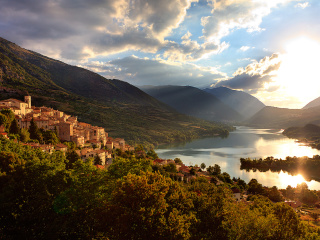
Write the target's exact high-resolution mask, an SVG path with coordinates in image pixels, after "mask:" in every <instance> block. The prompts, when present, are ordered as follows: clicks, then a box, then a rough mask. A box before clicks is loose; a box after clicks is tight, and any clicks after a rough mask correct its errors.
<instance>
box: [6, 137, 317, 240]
mask: <svg viewBox="0 0 320 240" xmlns="http://www.w3.org/2000/svg"><path fill="white" fill-rule="evenodd" d="M68 153H69V155H68ZM68 153H67V157H69V158H70V156H72V155H73V154H74V152H73V151H72V150H71V151H70V150H69V152H68ZM68 163H70V162H68V160H67V159H66V156H64V154H63V153H62V152H60V151H57V152H54V153H52V154H47V153H45V152H42V151H41V150H39V149H32V148H31V147H28V146H22V145H19V144H17V143H14V142H13V141H9V140H5V139H0V170H1V172H0V226H1V229H0V232H1V233H0V236H1V238H3V239H9V240H11V239H48V238H50V239H110V240H111V239H112V240H113V239H119V240H120V239H121V240H122V239H148V238H152V239H156V240H157V239H159V240H160V239H192V240H193V239H194V240H197V239H204V240H205V239H240V240H242V239H243V240H245V239H268V240H274V239H279V240H280V239H288V240H289V239H297V240H298V239H317V238H318V237H319V234H318V232H317V231H315V230H312V229H311V228H310V227H308V226H305V225H303V224H302V223H301V221H300V220H299V218H298V216H297V214H296V213H295V212H294V210H293V209H292V208H291V207H289V206H287V205H285V204H282V203H277V204H274V203H272V202H271V201H270V200H268V199H267V198H263V197H258V196H255V195H254V196H253V197H251V201H252V203H251V204H243V203H237V202H235V201H234V200H233V199H232V197H231V191H230V190H229V189H228V188H226V187H225V185H224V186H218V187H217V186H215V185H214V184H211V183H208V181H207V180H204V179H202V178H196V179H195V180H194V181H192V182H190V183H181V182H178V181H174V180H172V179H170V178H168V177H166V176H164V175H162V174H161V172H155V173H153V172H151V170H152V166H153V165H152V162H151V160H149V159H135V158H132V159H123V158H118V159H115V160H114V163H112V164H111V165H110V167H109V169H108V170H100V169H98V168H96V167H95V166H94V165H93V164H92V162H90V161H89V162H83V161H81V160H79V159H77V158H76V157H75V158H74V162H73V163H72V168H69V167H68V165H67V164H68ZM224 175H226V174H224ZM238 182H239V180H238ZM254 184H256V185H257V184H258V183H257V181H254V180H252V181H250V183H249V185H250V186H252V185H254ZM301 188H302V189H304V191H307V190H308V189H307V188H305V186H303V185H302V186H301ZM308 191H309V190H308Z"/></svg>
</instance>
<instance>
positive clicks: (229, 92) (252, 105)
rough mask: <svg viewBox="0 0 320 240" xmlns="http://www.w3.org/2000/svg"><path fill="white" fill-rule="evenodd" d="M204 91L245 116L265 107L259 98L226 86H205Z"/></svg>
mask: <svg viewBox="0 0 320 240" xmlns="http://www.w3.org/2000/svg"><path fill="white" fill-rule="evenodd" d="M204 91H206V92H208V93H210V94H212V95H214V96H215V97H217V98H218V99H219V100H221V101H222V102H224V103H225V104H227V105H228V106H229V107H231V108H233V109H234V110H236V111H238V112H239V113H240V114H242V115H243V116H245V117H246V118H249V117H251V116H253V115H254V114H256V113H257V112H258V111H260V110H261V109H262V108H264V107H265V105H264V104H263V103H262V102H261V101H260V100H259V99H257V98H256V97H254V96H252V95H250V94H248V93H246V92H243V91H238V90H233V89H230V88H227V87H217V88H206V89H204Z"/></svg>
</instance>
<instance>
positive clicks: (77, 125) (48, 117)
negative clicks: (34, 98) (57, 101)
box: [0, 96, 134, 165]
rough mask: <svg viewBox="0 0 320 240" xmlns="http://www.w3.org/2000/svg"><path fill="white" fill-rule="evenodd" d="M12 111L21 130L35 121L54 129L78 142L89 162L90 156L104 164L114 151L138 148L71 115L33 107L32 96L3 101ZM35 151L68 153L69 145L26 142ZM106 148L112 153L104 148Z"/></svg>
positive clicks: (0, 104) (0, 105)
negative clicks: (37, 149) (98, 158)
mask: <svg viewBox="0 0 320 240" xmlns="http://www.w3.org/2000/svg"><path fill="white" fill-rule="evenodd" d="M2 109H9V110H11V111H12V112H13V113H14V115H15V118H16V120H17V123H18V125H19V127H20V128H21V129H28V128H29V127H30V125H31V121H34V122H35V123H36V124H37V126H38V128H42V129H44V130H51V131H55V132H56V133H57V137H59V139H60V140H61V141H67V142H74V143H75V144H76V146H77V147H79V148H80V149H78V150H77V154H78V155H79V156H80V157H81V158H82V159H83V160H86V159H87V158H89V157H93V158H94V157H96V156H99V157H100V159H101V160H102V165H105V164H106V163H107V161H108V160H110V159H111V151H112V150H113V149H121V150H122V151H132V150H134V148H133V147H132V146H129V145H127V144H126V142H125V140H124V139H122V138H115V139H113V138H111V137H109V136H108V133H107V132H106V131H105V129H104V128H102V127H97V126H92V125H90V124H88V123H84V122H79V121H78V120H77V117H75V116H71V115H68V114H66V113H64V112H62V111H59V110H55V109H52V108H49V107H44V106H43V107H35V106H32V105H31V96H25V97H24V101H20V100H17V99H13V98H10V99H6V100H2V101H0V110H2ZM0 134H1V135H2V136H4V137H7V133H6V132H5V131H4V127H3V126H2V127H1V128H0ZM24 144H25V145H30V146H31V147H34V148H41V149H42V150H43V151H46V152H49V153H51V152H52V151H55V150H60V151H63V152H66V151H67V145H65V144H62V143H59V144H56V145H51V144H40V143H24ZM102 146H105V147H106V148H107V149H108V150H105V149H102V148H101V147H102Z"/></svg>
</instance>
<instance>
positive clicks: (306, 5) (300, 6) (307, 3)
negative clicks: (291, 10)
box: [295, 2, 310, 9]
mask: <svg viewBox="0 0 320 240" xmlns="http://www.w3.org/2000/svg"><path fill="white" fill-rule="evenodd" d="M308 6H310V5H309V2H305V3H298V4H297V5H295V7H296V8H302V9H305V8H306V7H308Z"/></svg>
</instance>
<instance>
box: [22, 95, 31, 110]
mask: <svg viewBox="0 0 320 240" xmlns="http://www.w3.org/2000/svg"><path fill="white" fill-rule="evenodd" d="M24 101H25V102H26V103H28V108H31V96H24Z"/></svg>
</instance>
